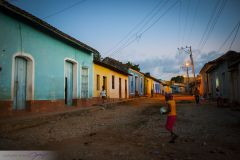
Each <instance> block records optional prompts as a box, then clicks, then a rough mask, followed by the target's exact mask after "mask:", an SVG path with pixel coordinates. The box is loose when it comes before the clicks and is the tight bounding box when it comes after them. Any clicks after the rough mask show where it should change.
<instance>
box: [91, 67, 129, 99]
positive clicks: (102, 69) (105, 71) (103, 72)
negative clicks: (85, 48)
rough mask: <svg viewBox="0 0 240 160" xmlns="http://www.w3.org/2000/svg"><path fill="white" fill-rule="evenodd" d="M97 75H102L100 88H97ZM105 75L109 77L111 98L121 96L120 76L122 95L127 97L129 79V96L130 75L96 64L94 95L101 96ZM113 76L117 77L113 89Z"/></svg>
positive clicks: (108, 83) (109, 94) (108, 87)
mask: <svg viewBox="0 0 240 160" xmlns="http://www.w3.org/2000/svg"><path fill="white" fill-rule="evenodd" d="M97 75H99V76H100V84H99V90H97ZM103 76H105V77H106V78H107V88H105V89H106V91H107V96H108V97H109V98H119V78H121V93H122V94H121V95H122V98H125V80H126V81H127V94H126V95H127V98H128V76H127V75H123V74H120V73H118V72H115V71H113V70H110V69H108V68H105V67H103V66H100V65H97V64H94V78H93V79H94V83H93V97H100V92H101V90H102V86H103ZM112 76H114V79H115V82H114V83H115V85H114V86H115V87H114V89H112Z"/></svg>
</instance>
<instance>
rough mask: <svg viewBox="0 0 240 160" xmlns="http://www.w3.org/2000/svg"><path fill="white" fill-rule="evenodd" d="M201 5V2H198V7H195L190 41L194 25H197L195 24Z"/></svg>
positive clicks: (198, 0)
mask: <svg viewBox="0 0 240 160" xmlns="http://www.w3.org/2000/svg"><path fill="white" fill-rule="evenodd" d="M199 3H200V0H197V3H196V7H195V12H194V15H193V23H192V25H191V28H190V33H189V39H190V37H191V35H192V31H193V28H194V25H195V22H196V16H197V13H198V9H199Z"/></svg>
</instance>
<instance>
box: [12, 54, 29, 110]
mask: <svg viewBox="0 0 240 160" xmlns="http://www.w3.org/2000/svg"><path fill="white" fill-rule="evenodd" d="M26 84H27V61H26V60H25V59H24V58H20V57H16V59H15V73H14V100H13V109H14V110H22V109H25V108H26Z"/></svg>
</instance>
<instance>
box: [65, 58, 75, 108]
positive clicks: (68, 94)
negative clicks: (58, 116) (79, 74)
mask: <svg viewBox="0 0 240 160" xmlns="http://www.w3.org/2000/svg"><path fill="white" fill-rule="evenodd" d="M72 99H73V64H72V63H71V62H69V61H66V63H65V104H66V105H67V106H72V102H73V100H72Z"/></svg>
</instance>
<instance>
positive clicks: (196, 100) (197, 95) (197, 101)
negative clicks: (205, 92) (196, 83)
mask: <svg viewBox="0 0 240 160" xmlns="http://www.w3.org/2000/svg"><path fill="white" fill-rule="evenodd" d="M194 96H195V102H196V104H199V90H198V89H197V88H195V91H194Z"/></svg>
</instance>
